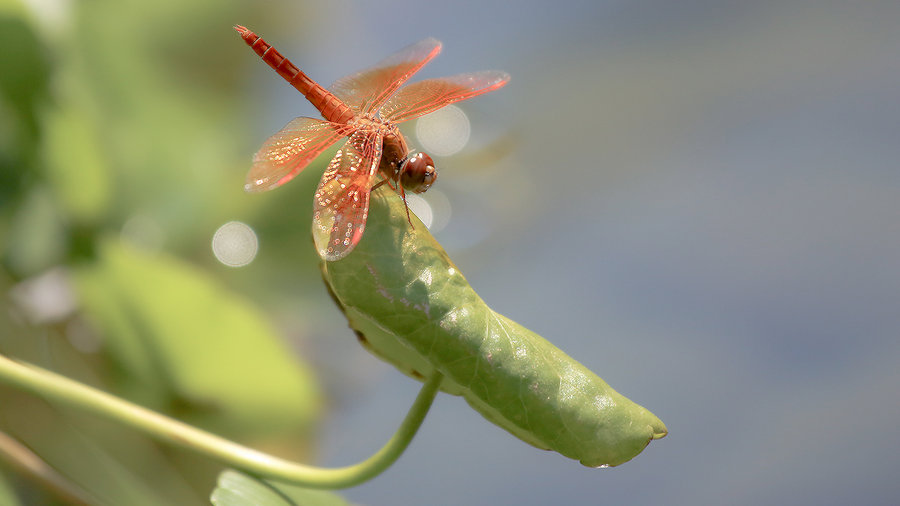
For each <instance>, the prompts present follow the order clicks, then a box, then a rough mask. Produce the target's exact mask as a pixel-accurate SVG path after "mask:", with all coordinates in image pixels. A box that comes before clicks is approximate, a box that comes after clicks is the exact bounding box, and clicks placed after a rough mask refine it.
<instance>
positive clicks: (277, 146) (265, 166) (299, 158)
mask: <svg viewBox="0 0 900 506" xmlns="http://www.w3.org/2000/svg"><path fill="white" fill-rule="evenodd" d="M347 133H349V132H348V127H347V126H346V125H338V124H335V123H330V122H328V121H322V120H318V119H313V118H302V117H301V118H295V119H293V120H292V121H291V122H290V123H288V124H287V125H286V126H285V127H284V128H282V129H281V130H280V131H279V132H278V133H276V134H275V135H273V136H271V137H269V138H268V139H266V142H264V143H263V145H262V147H261V148H260V149H259V151H257V152H256V155H254V156H253V167H251V168H250V173H249V174H247V181H246V183H245V184H244V189H245V190H247V191H248V192H259V191H265V190H271V189H272V188H275V187H278V186H281V185H283V184H284V183H286V182H288V181H290V180H291V178H293V177H294V176H296V175H297V174H299V173H300V171H301V170H303V169H304V168H306V166H307V165H309V162H311V161H313V159H315V158H316V157H317V156H319V153H321V152H322V151H324V150H326V149H328V147H329V146H331V145H332V144H334V143H335V142H336V141H337V140H338V139H340V138H341V137H343V136H344V135H347Z"/></svg>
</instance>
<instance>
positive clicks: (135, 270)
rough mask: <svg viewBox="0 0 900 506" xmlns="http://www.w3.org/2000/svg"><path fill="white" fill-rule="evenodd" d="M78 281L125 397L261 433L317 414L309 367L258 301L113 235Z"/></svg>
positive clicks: (301, 424) (297, 425)
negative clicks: (184, 406)
mask: <svg viewBox="0 0 900 506" xmlns="http://www.w3.org/2000/svg"><path fill="white" fill-rule="evenodd" d="M76 282H77V286H78V290H79V292H80V293H81V295H82V300H83V303H84V306H85V310H86V312H87V314H88V316H89V317H90V318H91V320H93V321H94V322H95V324H96V325H97V326H98V327H99V328H101V329H102V330H103V333H104V336H105V339H106V344H107V346H108V349H109V351H110V352H111V353H112V354H113V356H114V357H115V359H116V361H117V362H118V363H119V364H120V367H121V371H122V372H123V374H125V375H126V376H127V378H126V383H127V384H128V387H130V388H128V387H126V390H127V393H126V397H129V398H136V399H142V400H143V402H145V403H149V404H150V405H151V406H154V407H160V406H162V407H168V408H170V409H171V408H172V407H178V406H179V404H180V403H188V404H190V405H191V406H193V407H194V408H198V407H200V408H201V413H202V414H196V413H195V414H194V417H195V423H200V424H201V425H203V426H206V427H208V428H213V429H215V428H218V429H220V430H225V431H230V430H240V431H242V432H246V431H249V432H250V433H257V434H260V433H262V434H265V433H271V432H276V433H277V432H283V431H291V432H298V433H302V431H303V430H306V429H308V428H309V427H310V424H311V423H312V422H313V420H314V419H315V417H316V415H317V414H318V410H319V405H320V399H319V391H318V387H317V385H316V383H315V381H314V378H313V376H312V375H311V373H310V372H309V371H308V370H307V369H306V368H305V367H304V366H302V365H301V364H300V363H299V361H298V360H297V359H296V358H295V357H294V355H293V353H291V351H290V350H289V349H288V348H287V346H286V345H285V344H284V343H283V342H282V341H281V340H280V339H279V337H278V335H277V334H276V332H275V331H274V330H273V328H272V326H271V325H270V324H269V323H268V322H267V321H266V319H265V317H264V316H263V315H262V314H261V313H260V312H259V311H258V310H257V309H256V308H255V307H254V306H253V305H251V304H250V303H249V302H248V301H246V300H244V299H242V298H241V297H239V296H237V295H235V294H233V293H230V292H229V291H228V290H227V289H226V288H225V287H223V286H221V284H219V283H218V282H217V281H215V280H214V279H213V278H211V277H210V276H208V275H205V274H204V273H202V272H201V271H200V270H199V269H197V268H195V267H192V266H190V265H187V264H185V263H183V262H180V261H178V260H176V259H174V258H171V257H168V256H165V255H151V254H146V253H141V252H139V251H137V250H134V249H132V248H131V247H129V246H126V245H124V244H121V243H119V242H118V241H115V240H107V241H105V242H104V243H103V245H102V247H101V249H100V252H99V255H98V260H97V262H96V263H95V264H94V265H92V266H90V267H85V268H82V269H80V270H79V272H78V273H77V276H76ZM187 415H188V416H190V413H188V414H187Z"/></svg>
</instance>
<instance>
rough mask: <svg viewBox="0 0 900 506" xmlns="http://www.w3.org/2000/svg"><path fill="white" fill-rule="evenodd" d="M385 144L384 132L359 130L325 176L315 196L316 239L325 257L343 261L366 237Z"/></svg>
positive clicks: (321, 253)
mask: <svg viewBox="0 0 900 506" xmlns="http://www.w3.org/2000/svg"><path fill="white" fill-rule="evenodd" d="M381 143H382V134H381V133H380V132H377V131H375V132H371V131H370V132H364V131H357V132H355V133H354V134H353V135H351V136H350V139H349V140H348V141H347V143H346V144H344V146H343V147H342V148H341V149H339V150H338V152H337V154H336V155H335V156H334V158H333V159H332V160H331V163H330V164H329V165H328V170H327V171H325V174H324V175H322V181H321V182H319V188H318V189H317V190H316V195H315V198H314V201H315V205H314V209H313V239H314V240H315V243H316V249H317V250H318V251H319V255H320V256H321V257H322V258H324V259H325V260H329V261H334V260H340V259H341V258H343V257H345V256H346V255H347V254H348V253H350V251H351V250H353V247H354V246H356V243H358V242H359V240H360V239H361V238H362V235H363V231H364V230H365V227H366V218H368V214H369V193H370V192H371V191H372V184H373V183H374V181H375V173H376V172H377V170H378V164H379V162H380V161H381V149H382V144H381Z"/></svg>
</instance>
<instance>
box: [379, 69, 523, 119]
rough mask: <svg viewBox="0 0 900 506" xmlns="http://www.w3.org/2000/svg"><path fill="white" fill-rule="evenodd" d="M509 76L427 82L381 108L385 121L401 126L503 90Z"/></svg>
mask: <svg viewBox="0 0 900 506" xmlns="http://www.w3.org/2000/svg"><path fill="white" fill-rule="evenodd" d="M508 82H509V74H507V73H506V72H499V71H496V70H487V71H484V72H471V73H468V74H459V75H456V76H451V77H442V78H440V79H426V80H425V81H419V82H417V83H413V84H410V85H409V86H407V87H405V88H403V89H401V90H400V91H398V92H397V93H395V94H394V95H393V96H391V97H390V98H389V99H388V101H387V103H385V104H384V107H382V108H381V117H382V118H383V119H384V120H385V121H390V122H392V123H400V122H402V121H406V120H408V119H412V118H417V117H419V116H422V115H424V114H428V113H429V112H434V111H436V110H438V109H440V108H441V107H444V106H445V105H449V104H452V103H453V102H459V101H460V100H466V99H468V98H472V97H475V96H478V95H481V94H482V93H487V92H489V91H494V90H496V89H498V88H502V87H503V86H504V85H505V84H506V83H508Z"/></svg>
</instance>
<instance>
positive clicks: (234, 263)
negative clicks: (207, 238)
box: [212, 221, 259, 267]
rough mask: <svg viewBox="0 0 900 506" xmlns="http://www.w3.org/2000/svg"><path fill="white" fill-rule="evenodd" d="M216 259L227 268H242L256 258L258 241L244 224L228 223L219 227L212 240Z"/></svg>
mask: <svg viewBox="0 0 900 506" xmlns="http://www.w3.org/2000/svg"><path fill="white" fill-rule="evenodd" d="M212 250H213V254H214V255H215V256H216V259H217V260H218V261H220V262H222V263H223V264H225V265H227V266H229V267H243V266H245V265H247V264H249V263H250V262H252V261H253V259H254V258H256V252H257V251H258V250H259V241H258V240H257V238H256V233H255V232H254V231H253V229H252V228H250V227H249V226H248V225H247V224H246V223H242V222H240V221H229V222H228V223H226V224H224V225H222V226H221V227H219V229H218V230H216V233H215V234H214V235H213V239H212Z"/></svg>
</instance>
